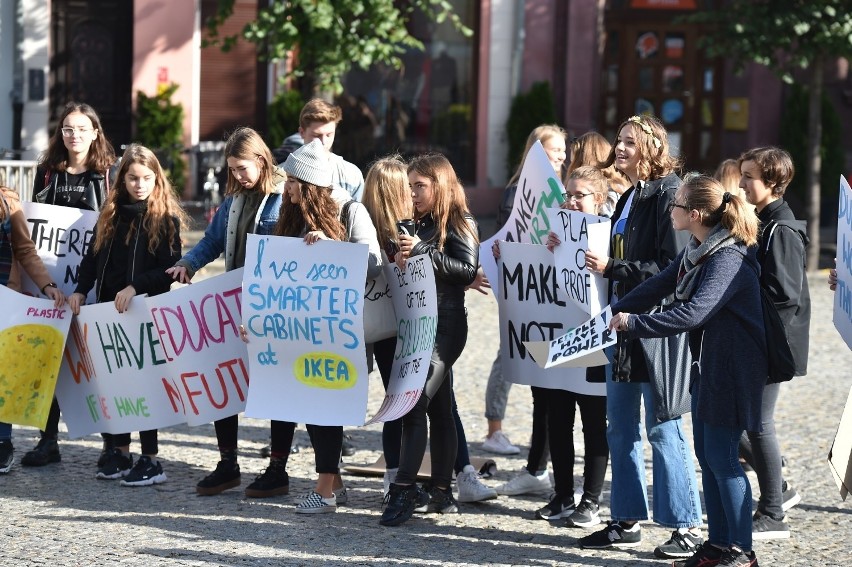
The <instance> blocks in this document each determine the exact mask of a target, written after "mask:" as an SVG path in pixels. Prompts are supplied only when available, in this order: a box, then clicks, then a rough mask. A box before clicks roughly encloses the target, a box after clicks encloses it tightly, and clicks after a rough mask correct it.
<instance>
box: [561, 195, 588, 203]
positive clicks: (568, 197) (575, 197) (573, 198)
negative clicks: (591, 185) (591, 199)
mask: <svg viewBox="0 0 852 567" xmlns="http://www.w3.org/2000/svg"><path fill="white" fill-rule="evenodd" d="M589 195H591V193H574V194H573V195H571V194H569V193H562V198H563V199H565V200H566V201H571V202H573V203H576V202H577V201H581V200H582V199H583V197H588V196H589Z"/></svg>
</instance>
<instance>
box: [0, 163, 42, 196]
mask: <svg viewBox="0 0 852 567" xmlns="http://www.w3.org/2000/svg"><path fill="white" fill-rule="evenodd" d="M37 164H38V162H35V161H21V160H0V185H5V186H6V187H9V188H11V189H14V190H15V191H17V192H18V195H20V196H21V199H22V200H24V201H29V199H30V195H31V194H32V190H33V180H34V179H35V173H36V165H37Z"/></svg>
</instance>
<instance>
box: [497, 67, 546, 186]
mask: <svg viewBox="0 0 852 567" xmlns="http://www.w3.org/2000/svg"><path fill="white" fill-rule="evenodd" d="M555 123H556V109H555V105H554V102H553V92H552V91H551V90H550V83H548V82H547V81H542V82H538V83H534V84H533V86H532V87H531V88H530V90H529V92H527V93H521V94H519V95H517V96H516V97H515V98H514V99H513V100H512V106H511V108H510V109H509V120H508V121H507V122H506V135H507V138H508V140H509V154H508V156H507V159H506V166H507V169H508V171H507V173H508V176H509V177H511V176H512V174H513V173H514V172H515V169H517V167H518V164H519V162H520V161H521V157H523V156H522V155H521V154H523V153H524V145H525V144H526V143H527V137H528V136H529V135H530V132H532V131H533V128H535V127H536V126H540V125H542V124H555Z"/></svg>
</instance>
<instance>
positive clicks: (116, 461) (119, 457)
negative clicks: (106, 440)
mask: <svg viewBox="0 0 852 567" xmlns="http://www.w3.org/2000/svg"><path fill="white" fill-rule="evenodd" d="M132 468H133V456H132V455H130V454H128V455H127V456H126V457H125V456H124V455H123V454H122V452H121V449H113V450H112V453H111V454H110V456H109V458H108V459H107V461H106V463H104V466H102V467H101V468H99V469H98V473H97V474H96V475H95V477H96V478H98V479H100V480H115V479H117V478H122V477H125V476H127V475H128V474H130V469H132Z"/></svg>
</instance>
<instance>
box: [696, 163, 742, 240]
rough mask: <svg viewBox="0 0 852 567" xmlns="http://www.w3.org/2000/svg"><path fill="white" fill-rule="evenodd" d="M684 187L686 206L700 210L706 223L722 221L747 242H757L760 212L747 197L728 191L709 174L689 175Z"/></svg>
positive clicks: (702, 220)
mask: <svg viewBox="0 0 852 567" xmlns="http://www.w3.org/2000/svg"><path fill="white" fill-rule="evenodd" d="M681 189H682V190H683V195H684V197H685V198H686V202H685V203H684V206H686V207H689V208H690V209H695V210H697V211H698V213H699V214H700V215H701V224H702V225H703V226H709V227H712V226H716V225H717V224H720V223H721V224H722V226H724V227H725V228H727V229H728V230H729V231H731V235H732V236H733V237H734V238H736V239H737V240H740V241H742V242H743V243H744V244H745V245H746V246H754V245H755V244H757V215H755V214H754V207H753V206H751V205H749V203H748V201H746V199H745V197H741V196H740V195H738V194H736V193H731V192H730V191H725V188H724V187H722V184H721V183H719V182H718V181H717V180H715V179H713V178H712V177H708V176H706V175H693V174H690V175H687V176H686V179H685V180H684V182H683V185H681Z"/></svg>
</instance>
